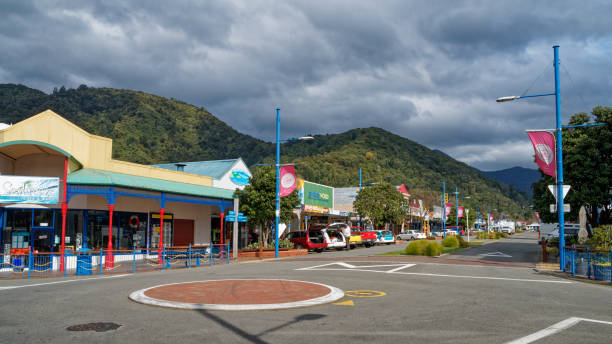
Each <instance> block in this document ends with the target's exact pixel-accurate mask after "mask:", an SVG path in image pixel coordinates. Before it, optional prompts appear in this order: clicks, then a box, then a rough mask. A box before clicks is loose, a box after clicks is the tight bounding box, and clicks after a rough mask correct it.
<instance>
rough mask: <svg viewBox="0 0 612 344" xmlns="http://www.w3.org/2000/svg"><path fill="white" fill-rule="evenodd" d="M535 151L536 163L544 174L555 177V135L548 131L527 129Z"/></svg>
mask: <svg viewBox="0 0 612 344" xmlns="http://www.w3.org/2000/svg"><path fill="white" fill-rule="evenodd" d="M527 135H528V136H529V139H531V143H532V144H533V149H534V151H535V156H536V163H537V164H538V167H540V169H541V170H542V172H543V173H544V174H547V175H549V176H551V177H553V178H556V176H557V171H556V170H555V137H554V136H553V134H551V133H550V132H548V131H528V132H527Z"/></svg>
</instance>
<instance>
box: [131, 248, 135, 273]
mask: <svg viewBox="0 0 612 344" xmlns="http://www.w3.org/2000/svg"><path fill="white" fill-rule="evenodd" d="M132 273H133V274H135V273H136V245H134V248H132Z"/></svg>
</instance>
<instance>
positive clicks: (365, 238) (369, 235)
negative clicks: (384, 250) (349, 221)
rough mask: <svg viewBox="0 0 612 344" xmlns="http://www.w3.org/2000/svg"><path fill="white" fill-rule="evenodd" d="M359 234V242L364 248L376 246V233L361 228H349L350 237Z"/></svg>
mask: <svg viewBox="0 0 612 344" xmlns="http://www.w3.org/2000/svg"><path fill="white" fill-rule="evenodd" d="M353 234H359V235H361V242H362V243H363V245H364V246H365V247H370V246H374V245H376V237H377V235H376V232H374V231H367V230H364V229H363V228H361V227H351V235H353Z"/></svg>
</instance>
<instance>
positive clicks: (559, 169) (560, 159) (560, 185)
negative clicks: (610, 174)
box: [497, 45, 565, 270]
mask: <svg viewBox="0 0 612 344" xmlns="http://www.w3.org/2000/svg"><path fill="white" fill-rule="evenodd" d="M553 53H554V61H553V65H554V70H555V93H547V94H536V95H530V96H510V97H501V98H497V102H499V103H501V102H507V101H511V100H516V99H522V98H532V97H542V96H553V95H554V96H555V114H556V126H555V132H556V147H555V148H556V151H557V154H556V160H557V171H556V172H557V173H556V174H557V202H560V204H561V206H558V207H557V214H558V220H559V265H560V268H561V270H563V268H564V267H565V252H564V247H565V216H564V214H563V206H562V204H563V141H562V139H563V137H562V135H561V86H560V83H559V46H558V45H554V46H553Z"/></svg>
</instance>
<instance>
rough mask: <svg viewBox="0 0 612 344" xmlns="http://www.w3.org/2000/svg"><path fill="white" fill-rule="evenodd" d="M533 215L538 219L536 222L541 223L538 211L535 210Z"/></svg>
mask: <svg viewBox="0 0 612 344" xmlns="http://www.w3.org/2000/svg"><path fill="white" fill-rule="evenodd" d="M535 216H536V218H537V219H538V223H542V220H540V213H539V212H537V211H536V212H535Z"/></svg>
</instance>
